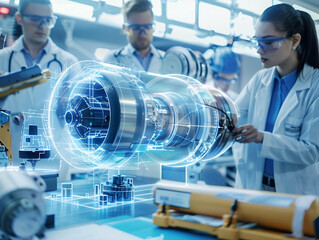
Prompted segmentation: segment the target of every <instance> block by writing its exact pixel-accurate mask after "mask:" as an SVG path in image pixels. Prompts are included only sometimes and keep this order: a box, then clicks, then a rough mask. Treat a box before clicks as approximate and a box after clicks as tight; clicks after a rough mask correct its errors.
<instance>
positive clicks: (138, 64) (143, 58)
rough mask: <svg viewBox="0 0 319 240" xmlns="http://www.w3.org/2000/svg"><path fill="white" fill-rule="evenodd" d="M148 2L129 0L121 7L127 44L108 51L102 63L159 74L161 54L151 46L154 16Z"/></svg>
mask: <svg viewBox="0 0 319 240" xmlns="http://www.w3.org/2000/svg"><path fill="white" fill-rule="evenodd" d="M152 8H153V6H152V3H151V2H150V1H148V0H131V1H129V2H127V3H125V5H124V6H123V9H122V11H123V17H124V24H123V32H124V34H125V35H126V36H127V41H128V44H127V45H126V46H125V47H124V48H121V49H120V50H114V51H110V52H109V53H108V54H107V55H106V56H105V58H104V60H103V61H104V62H106V63H113V64H116V65H120V66H124V67H127V68H131V69H136V70H143V71H149V72H153V73H159V72H160V68H161V63H162V56H163V52H162V51H159V50H157V49H156V48H155V47H154V46H153V45H152V41H153V27H154V14H153V11H152Z"/></svg>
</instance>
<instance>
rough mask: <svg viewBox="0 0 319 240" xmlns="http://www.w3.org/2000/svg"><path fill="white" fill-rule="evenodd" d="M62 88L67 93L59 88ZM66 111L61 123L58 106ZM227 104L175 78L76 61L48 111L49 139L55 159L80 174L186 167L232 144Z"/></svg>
mask: <svg viewBox="0 0 319 240" xmlns="http://www.w3.org/2000/svg"><path fill="white" fill-rule="evenodd" d="M66 86H68V87H66ZM62 98H64V99H65V102H66V103H67V106H66V109H65V114H64V116H63V118H60V117H59V114H57V109H58V107H59V105H60V104H59V101H60V100H61V99H62ZM236 120H237V109H236V106H235V105H234V103H233V102H232V101H231V100H230V99H229V98H227V97H226V96H225V95H224V94H222V93H221V92H219V91H217V90H216V91H211V92H209V91H208V90H207V89H206V88H205V87H204V86H203V85H202V84H201V83H200V82H199V81H197V80H195V79H193V78H191V77H187V76H182V75H158V74H152V73H147V72H134V71H131V70H129V69H126V68H121V67H118V66H114V65H110V64H104V63H98V62H94V61H83V62H80V63H78V64H75V65H73V66H72V67H71V68H69V69H68V70H67V71H66V72H64V74H63V75H62V76H61V77H60V79H59V80H58V83H57V84H56V86H55V89H54V91H53V93H52V96H51V99H50V105H49V132H50V135H51V138H52V140H53V144H54V146H55V148H56V150H57V151H58V153H59V154H60V155H61V157H62V158H63V159H64V160H65V161H67V162H68V163H69V164H71V165H72V166H75V167H77V168H83V169H91V168H96V167H104V168H119V167H122V166H125V165H126V164H133V165H137V164H138V162H141V161H148V162H150V161H155V162H159V163H162V164H172V163H179V164H180V165H185V166H186V165H189V164H192V163H194V162H197V161H199V160H201V159H211V158H214V157H217V156H219V155H220V154H222V153H223V152H225V151H226V150H227V149H228V148H229V147H230V146H231V144H232V143H233V139H232V136H231V135H230V133H231V131H232V130H233V128H234V125H235V123H236Z"/></svg>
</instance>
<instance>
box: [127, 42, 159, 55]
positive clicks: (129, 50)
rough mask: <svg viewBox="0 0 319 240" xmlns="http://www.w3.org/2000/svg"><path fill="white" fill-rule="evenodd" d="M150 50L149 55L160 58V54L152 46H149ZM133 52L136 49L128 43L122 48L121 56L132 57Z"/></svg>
mask: <svg viewBox="0 0 319 240" xmlns="http://www.w3.org/2000/svg"><path fill="white" fill-rule="evenodd" d="M150 48H151V53H153V56H156V57H160V54H159V53H158V51H157V49H156V48H155V47H154V46H153V44H151V45H150ZM135 51H136V49H135V48H134V47H133V46H132V44H130V43H129V44H127V45H126V46H125V47H124V49H123V51H122V54H123V55H130V56H132V55H133V54H134V52H135Z"/></svg>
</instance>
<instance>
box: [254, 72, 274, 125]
mask: <svg viewBox="0 0 319 240" xmlns="http://www.w3.org/2000/svg"><path fill="white" fill-rule="evenodd" d="M274 73H275V69H273V71H271V72H270V73H268V74H267V75H266V76H265V77H264V78H263V79H262V82H261V85H262V86H261V87H260V88H259V89H258V90H257V92H256V95H255V113H254V114H255V115H254V116H255V119H256V121H254V123H255V127H256V128H257V129H258V130H260V131H264V130H265V125H266V120H267V114H268V109H269V104H270V100H271V95H272V89H273V86H274V81H273V79H274Z"/></svg>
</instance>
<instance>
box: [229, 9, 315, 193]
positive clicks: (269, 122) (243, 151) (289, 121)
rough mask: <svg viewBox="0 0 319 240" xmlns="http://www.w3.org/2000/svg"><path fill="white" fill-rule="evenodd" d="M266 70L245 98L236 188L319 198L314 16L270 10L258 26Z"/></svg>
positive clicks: (259, 49)
mask: <svg viewBox="0 0 319 240" xmlns="http://www.w3.org/2000/svg"><path fill="white" fill-rule="evenodd" d="M253 40H254V42H255V46H256V48H257V52H258V54H259V55H260V60H261V62H262V65H263V66H264V68H265V69H263V70H261V71H259V72H257V73H256V74H255V76H254V77H253V78H252V79H251V81H250V82H249V83H248V84H247V86H245V88H244V89H243V91H242V92H241V94H240V95H239V97H238V98H237V101H236V102H237V104H238V106H239V110H240V114H241V118H240V120H239V122H238V123H237V126H238V127H237V128H236V129H235V132H236V134H234V138H235V139H237V140H238V142H240V143H243V144H235V145H237V148H236V146H235V154H234V155H235V159H236V165H237V176H236V186H237V187H241V188H247V189H256V190H268V191H276V192H282V193H293V194H312V195H319V69H318V68H319V51H318V38H317V34H316V30H315V25H314V22H313V20H312V19H311V17H310V16H309V14H307V13H305V12H303V11H298V10H295V9H294V8H293V7H292V6H290V5H288V4H278V5H274V6H271V7H269V8H267V9H266V10H265V11H264V12H263V14H262V15H261V17H260V19H259V20H258V22H257V25H256V33H255V37H254V39H253Z"/></svg>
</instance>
